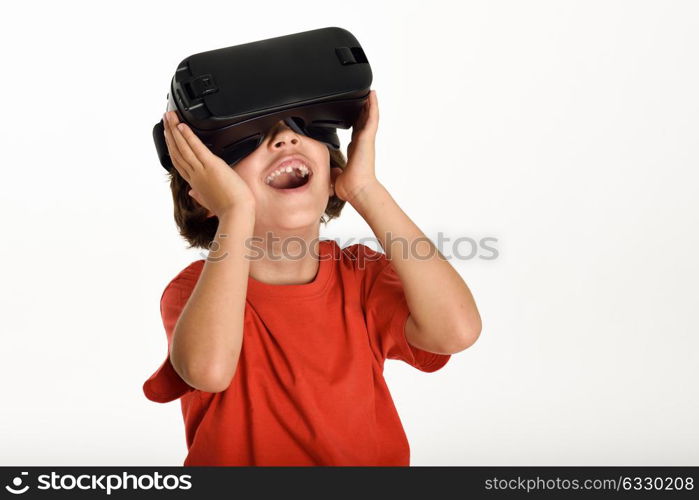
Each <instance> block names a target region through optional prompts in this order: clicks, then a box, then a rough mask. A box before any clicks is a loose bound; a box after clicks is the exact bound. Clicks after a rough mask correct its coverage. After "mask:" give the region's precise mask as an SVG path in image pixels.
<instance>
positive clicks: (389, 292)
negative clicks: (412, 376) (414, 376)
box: [364, 247, 451, 372]
mask: <svg viewBox="0 0 699 500" xmlns="http://www.w3.org/2000/svg"><path fill="white" fill-rule="evenodd" d="M367 248H368V247H367ZM369 250H370V252H371V253H374V252H373V250H371V249H369ZM374 255H375V253H374ZM365 266H366V268H365V270H364V279H365V284H364V285H365V286H364V293H365V314H366V322H367V330H368V332H369V336H370V339H371V343H372V345H373V346H374V348H375V349H377V350H378V352H379V354H380V355H381V356H382V358H383V359H397V360H401V361H404V362H406V363H408V364H409V365H411V366H413V367H415V368H417V369H418V370H421V371H423V372H434V371H437V370H439V369H440V368H442V367H443V366H444V365H445V364H447V361H449V359H450V358H451V355H449V354H437V353H433V352H429V351H425V350H423V349H420V348H418V347H415V346H413V345H412V344H410V343H409V342H408V340H407V339H406V337H405V324H406V322H407V320H408V316H409V315H410V309H408V302H407V301H406V298H405V293H404V290H403V284H402V282H401V280H400V277H399V276H398V273H397V272H396V270H395V268H394V267H393V264H392V263H391V261H390V260H388V258H387V257H386V256H385V254H379V255H378V256H376V255H375V256H374V258H372V259H371V260H370V261H367V262H366V263H365Z"/></svg>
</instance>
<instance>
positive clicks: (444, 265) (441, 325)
mask: <svg viewBox="0 0 699 500" xmlns="http://www.w3.org/2000/svg"><path fill="white" fill-rule="evenodd" d="M351 204H352V206H353V207H354V208H355V209H356V210H357V212H359V214H360V215H361V216H362V217H363V218H364V220H366V221H367V223H368V224H369V226H370V227H371V229H372V231H373V232H374V234H375V235H376V237H377V239H378V240H379V242H380V243H381V246H382V247H383V249H384V251H385V252H386V257H387V258H388V259H389V260H390V261H391V263H392V264H393V267H394V268H395V270H396V273H397V274H398V276H399V277H400V280H401V282H402V284H403V288H404V292H405V297H406V301H407V303H408V307H409V309H410V316H411V320H412V321H413V323H414V325H415V327H416V328H417V330H418V331H419V335H420V337H421V338H420V341H419V343H420V344H421V345H420V346H425V347H426V348H427V347H430V349H429V350H433V351H435V352H436V351H443V352H447V351H449V352H452V351H458V350H461V349H463V348H466V347H468V346H469V345H471V344H472V343H473V342H474V341H475V340H476V339H477V337H478V335H479V334H480V330H481V318H480V314H479V312H478V308H477V307H476V303H475V301H474V299H473V296H472V295H471V291H470V290H469V288H468V286H467V285H466V283H465V282H464V280H463V279H462V278H461V276H460V275H459V273H458V272H456V270H455V269H454V268H453V267H452V265H451V264H450V263H449V261H447V260H446V259H445V258H444V256H443V255H442V254H441V253H440V252H439V251H438V249H437V248H436V247H435V245H434V244H433V243H432V242H431V241H430V240H429V239H428V238H427V237H426V236H425V234H424V233H423V232H422V231H421V230H420V229H419V228H418V227H417V226H416V225H415V223H413V221H412V220H410V218H409V217H408V216H407V215H406V214H405V212H403V210H402V209H401V208H400V207H399V206H398V204H397V203H396V201H395V200H394V199H393V197H392V196H391V195H390V193H389V192H388V191H387V190H386V188H385V187H384V186H383V185H382V184H381V183H380V182H378V181H376V182H373V183H371V184H370V185H368V186H367V187H366V188H365V189H363V190H362V191H361V192H360V193H359V194H358V195H357V196H355V197H354V199H352V202H351ZM389 236H390V238H389ZM406 330H407V327H406ZM420 346H418V347H420ZM455 346H456V347H457V348H455ZM459 346H461V347H460V348H459Z"/></svg>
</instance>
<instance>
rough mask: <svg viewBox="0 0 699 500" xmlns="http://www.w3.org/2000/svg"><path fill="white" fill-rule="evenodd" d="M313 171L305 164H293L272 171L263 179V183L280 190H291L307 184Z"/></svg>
mask: <svg viewBox="0 0 699 500" xmlns="http://www.w3.org/2000/svg"><path fill="white" fill-rule="evenodd" d="M312 175H313V172H312V171H311V170H310V169H309V168H308V167H306V166H305V165H295V166H293V167H292V166H288V167H285V168H281V169H278V170H276V171H275V172H272V173H271V174H270V175H268V176H267V178H266V179H265V184H267V185H268V186H270V187H272V188H274V189H277V190H282V191H291V190H295V189H299V188H302V187H303V186H305V185H307V184H308V183H309V182H310V180H311V176H312Z"/></svg>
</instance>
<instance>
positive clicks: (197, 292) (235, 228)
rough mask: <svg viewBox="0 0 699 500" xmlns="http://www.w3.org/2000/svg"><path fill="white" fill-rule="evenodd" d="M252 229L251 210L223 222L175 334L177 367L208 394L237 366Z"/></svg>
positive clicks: (222, 385) (173, 358) (220, 386)
mask: <svg viewBox="0 0 699 500" xmlns="http://www.w3.org/2000/svg"><path fill="white" fill-rule="evenodd" d="M253 227H254V212H253V211H250V210H238V211H234V212H231V213H230V214H227V215H224V216H223V217H222V218H220V219H219V225H218V230H217V232H216V235H215V237H214V242H213V243H212V245H211V249H212V250H211V251H210V252H209V256H208V259H207V260H206V262H205V263H204V268H203V270H202V272H201V274H200V276H199V279H198V281H197V284H196V286H195V287H194V290H193V291H192V294H191V296H190V297H189V300H188V301H187V304H186V305H185V307H184V309H183V310H182V313H181V314H180V318H179V319H178V321H177V324H176V326H175V331H174V333H173V339H172V348H171V356H170V359H171V361H172V364H173V367H174V368H175V370H176V371H177V372H178V373H179V374H180V376H182V378H183V379H184V380H185V381H186V382H187V383H188V384H190V385H192V386H193V387H196V388H200V389H202V390H205V391H207V392H218V391H220V390H224V389H225V388H226V387H227V386H228V384H229V383H230V380H231V379H232V378H233V375H234V373H235V369H236V367H237V364H238V358H239V356H240V351H241V347H242V341H243V323H244V314H245V297H246V293H247V283H248V275H249V270H250V261H249V260H248V259H247V258H245V257H246V255H247V254H248V252H249V250H248V249H247V248H246V245H245V241H246V240H247V239H248V238H250V237H251V236H252V233H253ZM214 250H215V251H214Z"/></svg>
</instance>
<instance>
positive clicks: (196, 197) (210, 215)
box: [187, 189, 216, 219]
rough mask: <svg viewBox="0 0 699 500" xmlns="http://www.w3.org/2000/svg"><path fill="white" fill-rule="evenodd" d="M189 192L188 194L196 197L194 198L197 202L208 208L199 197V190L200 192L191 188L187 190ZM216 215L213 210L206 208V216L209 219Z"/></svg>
mask: <svg viewBox="0 0 699 500" xmlns="http://www.w3.org/2000/svg"><path fill="white" fill-rule="evenodd" d="M187 194H188V195H189V196H191V197H192V198H194V199H195V200H196V202H197V203H199V205H201V206H202V207H204V208H206V206H205V205H204V204H203V203H202V202H201V200H200V198H199V192H198V191H195V190H194V189H190V190H189V191H188V192H187ZM214 215H216V214H214V213H213V212H212V211H211V210H209V209H208V208H206V218H207V219H209V218H211V217H213V216H214Z"/></svg>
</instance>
